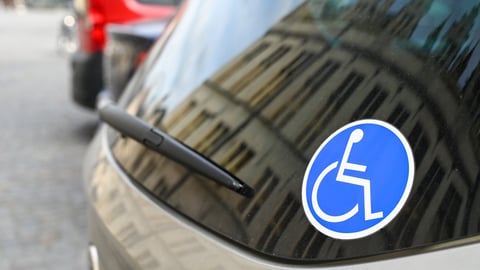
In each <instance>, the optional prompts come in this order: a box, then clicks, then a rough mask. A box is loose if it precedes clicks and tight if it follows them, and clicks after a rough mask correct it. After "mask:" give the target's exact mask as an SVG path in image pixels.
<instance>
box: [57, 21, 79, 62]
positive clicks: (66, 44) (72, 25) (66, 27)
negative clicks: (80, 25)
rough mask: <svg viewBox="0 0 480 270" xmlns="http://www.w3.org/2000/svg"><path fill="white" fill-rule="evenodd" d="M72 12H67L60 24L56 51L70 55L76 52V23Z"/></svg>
mask: <svg viewBox="0 0 480 270" xmlns="http://www.w3.org/2000/svg"><path fill="white" fill-rule="evenodd" d="M76 21H77V20H76V18H75V15H74V14H73V12H67V13H66V14H65V15H64V16H63V18H62V21H61V22H60V29H59V31H58V34H57V51H58V52H59V53H67V54H71V53H74V52H75V51H76V50H77V45H78V42H77V22H76Z"/></svg>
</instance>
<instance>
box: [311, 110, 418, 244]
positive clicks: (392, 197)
mask: <svg viewBox="0 0 480 270" xmlns="http://www.w3.org/2000/svg"><path fill="white" fill-rule="evenodd" d="M414 170H415V167H414V161H413V155H412V150H411V148H410V145H409V144H408V142H407V140H406V139H405V137H404V136H403V135H402V134H401V133H400V131H398V130H397V129H396V128H395V127H394V126H392V125H390V124H388V123H386V122H383V121H379V120H372V119H367V120H360V121H356V122H353V123H350V124H348V125H346V126H344V127H342V128H340V129H339V130H337V131H336V132H335V133H333V134H332V135H330V137H328V138H327V139H326V140H325V141H324V142H323V143H322V145H320V147H319V148H318V149H317V151H316V152H315V154H314V155H313V157H312V159H311V160H310V163H309V164H308V167H307V170H306V172H305V176H304V178H303V186H302V202H303V208H304V210H305V213H306V215H307V218H308V220H309V221H310V223H311V224H312V225H313V226H315V228H316V229H317V230H319V231H320V232H322V233H324V234H326V235H328V236H330V237H332V238H337V239H357V238H361V237H365V236H368V235H370V234H372V233H374V232H376V231H378V230H380V229H381V228H383V227H385V226H386V225H387V224H388V223H389V222H390V221H392V220H393V219H394V218H395V216H396V215H397V214H398V213H399V212H400V210H401V209H402V207H403V205H404V204H405V202H406V200H407V197H408V195H409V193H410V190H411V188H412V184H413V174H414Z"/></svg>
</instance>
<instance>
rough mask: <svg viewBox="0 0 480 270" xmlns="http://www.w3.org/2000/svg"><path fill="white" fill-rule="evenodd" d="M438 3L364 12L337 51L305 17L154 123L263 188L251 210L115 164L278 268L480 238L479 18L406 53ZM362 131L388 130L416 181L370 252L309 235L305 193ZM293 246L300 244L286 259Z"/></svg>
mask: <svg viewBox="0 0 480 270" xmlns="http://www.w3.org/2000/svg"><path fill="white" fill-rule="evenodd" d="M431 3H432V1H419V0H412V1H411V2H410V3H409V4H407V5H405V6H404V7H403V8H402V9H400V11H399V12H398V13H396V14H392V13H387V10H389V5H392V4H393V1H389V0H386V1H383V2H382V3H381V4H376V3H375V4H374V2H373V1H359V2H358V4H357V6H352V7H351V8H350V9H345V17H346V18H348V19H349V20H351V21H350V23H349V24H345V25H343V26H342V27H341V28H340V29H339V28H336V27H335V26H334V25H332V26H331V33H334V34H335V35H336V37H335V42H332V40H331V39H328V40H326V39H325V38H324V36H322V35H318V34H317V33H318V32H317V28H316V25H315V24H316V23H317V22H316V21H315V20H316V19H313V18H312V17H310V15H309V14H310V13H309V12H310V10H308V5H304V6H303V7H302V8H300V9H298V10H297V11H296V12H295V13H294V14H292V15H290V16H288V17H287V19H286V20H284V21H282V22H280V23H278V24H277V25H275V26H274V27H273V28H272V29H271V30H270V31H269V33H268V34H266V35H265V36H264V37H263V38H262V39H260V40H259V41H258V42H256V43H255V44H254V45H252V46H251V47H250V48H249V49H247V50H246V51H245V52H244V53H243V54H241V55H240V56H238V57H237V58H236V59H234V60H233V61H232V62H230V63H229V64H228V65H226V66H225V67H224V68H222V69H221V70H220V71H219V72H218V73H217V74H215V75H214V76H212V77H211V78H210V79H209V80H207V81H206V82H205V83H204V84H203V85H202V86H200V87H199V88H198V89H197V90H196V91H195V92H194V94H193V95H192V96H191V97H189V98H188V99H187V100H186V101H185V102H184V103H183V104H182V105H181V106H180V107H178V108H177V109H176V110H174V111H173V112H172V113H169V114H167V115H166V118H165V119H156V118H157V116H156V115H151V116H149V117H148V118H150V120H151V122H159V120H162V121H163V122H162V123H161V124H158V126H159V127H160V128H162V129H165V130H167V131H168V132H169V133H170V134H171V135H172V136H174V137H176V138H177V139H179V140H181V141H182V142H184V143H185V144H187V145H189V146H190V147H192V148H194V149H196V150H197V151H198V152H200V153H202V154H203V155H205V156H208V157H210V158H211V159H212V160H214V161H215V162H217V163H218V164H219V165H221V166H224V167H225V168H226V169H227V170H229V171H230V172H231V173H233V174H235V175H236V176H237V177H239V178H240V179H242V180H244V181H245V182H247V183H248V184H249V185H251V186H253V187H254V188H255V190H256V196H255V197H254V198H252V199H245V198H242V197H241V196H238V195H236V194H233V193H232V192H230V191H229V190H225V189H223V188H220V187H217V186H216V185H215V184H212V183H211V182H210V181H204V180H202V179H199V178H200V177H199V176H195V175H191V174H189V173H188V172H187V171H186V170H184V169H183V168H181V167H180V166H179V165H177V164H175V163H174V162H171V161H167V160H165V159H164V158H162V157H159V156H158V155H157V154H151V155H150V154H149V153H150V152H145V150H142V149H143V148H142V147H140V146H139V145H138V144H136V143H134V142H132V141H127V142H126V143H127V144H128V145H127V146H128V147H124V148H119V149H118V151H117V152H118V153H117V155H118V156H119V160H120V161H121V162H122V156H125V160H127V161H126V162H124V164H122V165H123V166H125V168H126V169H127V171H129V172H131V174H132V176H133V177H134V178H135V179H138V180H139V181H140V182H141V183H143V184H144V185H145V186H146V187H147V188H148V189H149V190H151V192H152V193H154V194H156V195H157V196H158V197H159V198H161V199H162V200H165V201H166V202H167V203H169V204H171V205H173V206H174V207H175V208H176V209H178V210H179V211H181V212H183V213H185V214H186V215H188V216H191V217H192V218H193V219H195V220H196V221H197V222H200V223H202V224H203V225H205V226H207V227H211V228H214V229H215V230H216V231H219V232H220V233H223V234H225V235H227V236H228V237H232V238H234V239H235V240H237V241H240V242H242V243H245V244H247V245H249V246H253V247H255V248H257V249H259V250H262V251H264V252H267V253H273V252H274V253H275V254H277V255H278V256H286V257H296V258H302V257H303V258H317V257H318V258H323V259H327V258H330V259H331V258H336V257H344V256H345V257H348V256H353V255H352V254H359V252H360V254H363V255H366V254H373V253H377V252H382V251H385V250H389V249H395V248H404V247H410V246H412V245H418V244H428V243H432V242H434V241H438V240H445V239H450V238H453V237H455V236H461V235H466V234H472V233H474V232H477V231H478V228H477V225H478V222H479V217H480V213H479V212H478V210H477V211H475V210H474V208H472V205H474V204H475V203H478V200H480V196H479V192H480V189H478V187H477V185H478V184H479V183H478V181H479V179H478V178H479V176H478V171H479V168H478V163H479V145H478V138H479V137H478V136H479V134H478V128H479V127H480V124H479V120H478V119H479V117H478V115H479V113H480V110H479V108H480V107H479V102H480V101H479V98H478V89H479V80H480V71H479V70H480V68H479V67H480V65H477V67H476V68H475V69H474V70H473V72H472V76H471V77H470V79H469V80H468V81H467V83H466V85H465V87H464V90H463V92H462V91H460V90H459V89H458V87H457V83H456V81H457V80H458V78H459V77H460V76H461V74H463V72H464V70H465V68H466V67H467V66H468V63H469V61H470V58H471V57H472V54H473V50H474V49H475V47H472V48H470V47H468V46H466V47H465V42H466V41H467V40H468V39H469V35H470V30H471V29H472V25H473V23H474V20H475V18H476V16H477V15H478V10H479V9H478V6H477V7H476V8H474V9H472V10H471V11H467V12H466V13H465V15H464V16H462V17H460V18H459V19H458V20H455V21H454V22H453V23H451V24H450V25H449V26H448V27H447V26H446V24H445V23H444V22H440V24H439V26H438V27H439V28H436V29H434V30H433V31H432V32H430V33H427V36H426V37H425V40H426V42H425V45H424V47H411V46H409V45H408V44H407V45H405V46H404V45H402V43H400V46H399V43H398V41H399V40H400V41H401V40H406V39H408V38H409V37H410V36H411V35H412V33H413V32H414V31H415V27H417V25H418V22H419V21H420V20H421V19H422V17H423V16H424V15H425V14H426V12H427V11H428V10H429V7H430V5H431ZM370 15H371V16H370ZM367 18H368V19H367ZM359 19H360V20H359ZM372 23H377V24H374V25H371V26H370V24H372ZM443 28H446V29H443ZM439 29H440V30H439ZM442 29H443V30H442ZM467 97H468V99H467ZM462 98H463V99H462ZM159 117H163V115H161V116H160V115H159V116H158V118H159ZM364 118H375V119H381V120H384V121H388V122H390V123H391V124H393V125H394V126H396V127H397V128H398V129H400V130H401V132H402V133H403V134H404V135H405V136H406V137H407V138H408V141H409V143H410V145H411V147H412V149H413V152H414V156H415V165H416V174H415V181H414V187H413V190H412V193H411V195H410V198H411V199H410V200H408V201H407V204H406V205H405V208H404V211H402V212H401V213H400V215H399V216H398V217H397V218H396V219H395V220H394V221H393V222H392V223H391V224H390V225H389V226H387V227H385V228H384V229H383V230H382V231H380V232H379V233H377V234H375V235H373V236H371V237H370V240H369V241H371V242H370V243H371V244H369V245H368V246H365V245H364V242H361V241H356V242H350V243H349V244H348V245H345V244H344V243H343V242H341V241H335V240H333V239H329V238H326V237H325V236H323V235H322V234H321V233H319V232H317V231H316V230H315V229H314V228H313V227H312V226H310V224H309V223H308V222H307V221H306V218H305V217H304V213H303V211H302V210H301V194H300V192H301V183H302V177H303V173H304V171H305V168H306V164H307V162H308V160H309V158H310V157H311V156H312V155H313V153H314V151H315V150H316V149H317V147H318V146H319V145H320V144H321V143H322V142H323V141H324V140H325V139H326V138H327V137H328V136H329V135H330V134H331V133H332V132H333V131H335V130H336V129H338V128H339V127H341V126H343V125H344V124H345V123H348V122H351V121H354V120H358V119H364ZM122 149H124V150H122ZM122 151H125V152H123V153H122ZM139 152H140V153H141V154H138V153H139ZM144 153H145V155H144ZM132 156H137V158H136V159H132V158H131V157H132ZM127 157H128V158H127ZM129 159H130V160H131V161H128V160H129ZM190 194H196V195H198V196H191V195H190ZM199 204H201V205H199ZM192 207H194V209H192ZM467 211H471V214H470V215H469V214H467ZM198 213H202V215H201V216H198ZM219 220H222V222H224V224H222V225H221V226H220V225H218V222H219ZM226 224H228V225H226ZM284 240H285V241H287V240H288V243H293V244H289V245H287V246H285V245H280V244H279V243H282V242H283V241H284ZM392 242H393V246H392ZM359 250H360V251H359ZM362 252H363V253H362Z"/></svg>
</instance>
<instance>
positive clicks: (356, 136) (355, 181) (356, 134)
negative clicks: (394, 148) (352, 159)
mask: <svg viewBox="0 0 480 270" xmlns="http://www.w3.org/2000/svg"><path fill="white" fill-rule="evenodd" d="M362 138H363V131H362V130H361V129H355V130H354V131H353V132H352V133H351V134H350V137H349V138H348V142H347V146H346V147H345V152H344V153H343V157H342V160H341V162H340V167H339V168H338V173H337V178H336V181H338V182H343V183H347V184H352V185H356V186H361V187H363V199H364V208H365V220H372V219H378V218H382V217H383V212H375V213H372V200H371V191H370V180H368V179H364V178H359V177H354V176H349V175H345V170H350V171H357V172H365V171H366V170H367V166H364V165H359V164H354V163H349V162H348V158H349V156H350V152H351V151H352V146H353V144H355V143H358V142H360V141H361V140H362ZM337 166H338V161H335V162H333V163H332V164H330V165H328V166H327V167H326V168H325V169H324V170H323V171H322V172H321V173H320V175H319V176H318V178H317V180H316V181H315V184H314V185H313V191H312V205H313V209H314V210H315V213H316V214H317V215H318V216H319V217H320V218H322V219H323V220H325V221H327V222H332V223H337V222H343V221H345V220H348V219H350V218H351V217H353V216H354V215H356V214H357V213H358V203H357V204H355V206H354V207H353V208H352V209H350V210H349V211H347V212H346V213H344V214H342V215H329V214H327V213H325V212H324V211H323V210H322V209H321V207H320V205H319V203H318V188H319V187H320V184H321V182H322V181H323V179H324V178H325V176H326V175H327V174H328V173H330V172H331V171H332V170H333V169H335V168H337Z"/></svg>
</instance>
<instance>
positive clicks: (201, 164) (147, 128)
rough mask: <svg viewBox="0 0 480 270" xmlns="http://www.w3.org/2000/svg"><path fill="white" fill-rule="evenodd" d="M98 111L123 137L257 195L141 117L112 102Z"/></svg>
mask: <svg viewBox="0 0 480 270" xmlns="http://www.w3.org/2000/svg"><path fill="white" fill-rule="evenodd" d="M98 110H99V112H100V118H101V119H102V121H104V122H105V123H107V124H109V125H110V126H111V127H113V128H115V129H116V130H118V131H119V132H120V133H122V134H123V135H125V136H128V137H130V138H132V139H134V140H136V141H138V142H140V143H142V144H144V145H145V146H147V147H148V148H150V149H152V150H154V151H156V152H158V153H160V154H162V155H164V156H166V157H168V158H170V159H172V160H174V161H176V162H178V163H180V164H182V165H184V166H185V167H187V168H189V169H191V170H192V171H195V172H197V173H198V174H201V175H203V176H206V177H207V178H209V179H212V180H214V181H216V182H217V183H219V184H220V185H222V186H224V187H227V188H229V189H231V190H233V191H235V192H237V193H239V194H242V195H244V196H246V197H249V198H250V197H252V196H253V194H254V190H253V189H252V188H251V187H249V186H248V185H247V184H245V183H243V182H242V181H240V180H239V179H237V178H235V177H234V176H232V175H231V174H230V173H228V172H226V171H225V170H223V169H222V168H220V167H219V166H218V165H216V164H215V163H213V162H212V161H210V160H209V159H207V158H206V157H204V156H202V155H201V154H199V153H197V152H195V151H194V150H193V149H191V148H189V147H188V146H185V145H184V144H182V143H180V142H178V141H176V140H175V139H173V138H171V137H170V136H169V135H167V134H166V133H164V132H162V131H161V130H159V129H157V128H155V127H153V126H151V125H150V124H148V123H146V122H145V121H143V120H141V119H140V118H138V117H135V116H132V115H130V114H128V113H126V112H125V111H123V110H122V109H120V108H118V107H117V106H115V105H114V104H112V103H111V104H106V105H104V106H102V107H100V108H99V109H98Z"/></svg>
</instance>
